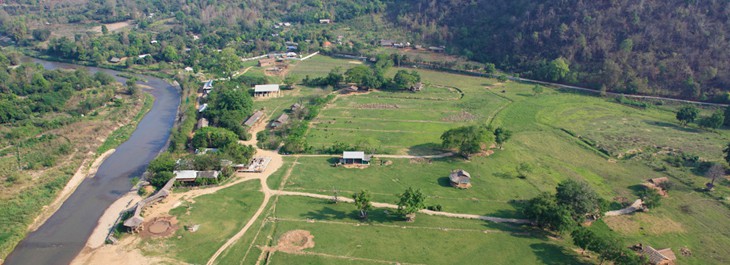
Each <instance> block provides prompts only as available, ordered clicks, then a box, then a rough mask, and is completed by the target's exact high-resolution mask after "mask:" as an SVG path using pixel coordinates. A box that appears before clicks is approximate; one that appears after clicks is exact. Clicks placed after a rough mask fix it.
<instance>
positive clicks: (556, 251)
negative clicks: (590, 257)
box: [530, 243, 590, 265]
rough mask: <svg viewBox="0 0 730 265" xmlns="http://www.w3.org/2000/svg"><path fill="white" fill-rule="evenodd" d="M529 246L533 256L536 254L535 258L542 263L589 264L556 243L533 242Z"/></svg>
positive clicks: (553, 264) (554, 264)
mask: <svg viewBox="0 0 730 265" xmlns="http://www.w3.org/2000/svg"><path fill="white" fill-rule="evenodd" d="M530 248H532V251H533V252H534V253H535V256H537V258H538V259H540V261H542V263H544V264H548V265H557V264H590V263H586V262H584V261H582V260H580V259H578V257H577V256H576V254H574V253H570V252H569V250H566V249H565V248H563V247H560V246H557V245H553V244H548V243H535V244H531V245H530Z"/></svg>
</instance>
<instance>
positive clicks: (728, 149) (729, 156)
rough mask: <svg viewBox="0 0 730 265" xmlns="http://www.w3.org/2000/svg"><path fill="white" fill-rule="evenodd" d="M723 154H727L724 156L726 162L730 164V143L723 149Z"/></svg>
mask: <svg viewBox="0 0 730 265" xmlns="http://www.w3.org/2000/svg"><path fill="white" fill-rule="evenodd" d="M722 152H723V154H725V156H723V157H724V158H725V162H727V163H730V143H728V144H727V145H726V146H725V148H724V149H722Z"/></svg>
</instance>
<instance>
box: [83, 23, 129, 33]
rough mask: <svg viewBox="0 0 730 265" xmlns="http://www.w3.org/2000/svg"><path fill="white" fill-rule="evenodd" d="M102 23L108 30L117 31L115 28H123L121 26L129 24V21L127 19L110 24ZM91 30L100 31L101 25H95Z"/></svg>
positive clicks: (124, 26)
mask: <svg viewBox="0 0 730 265" xmlns="http://www.w3.org/2000/svg"><path fill="white" fill-rule="evenodd" d="M104 25H106V28H107V29H108V30H109V31H110V32H114V31H117V30H120V29H123V28H126V27H128V26H129V22H128V21H123V22H117V23H111V24H104ZM92 30H93V31H94V32H97V33H101V26H96V27H94V28H93V29H92Z"/></svg>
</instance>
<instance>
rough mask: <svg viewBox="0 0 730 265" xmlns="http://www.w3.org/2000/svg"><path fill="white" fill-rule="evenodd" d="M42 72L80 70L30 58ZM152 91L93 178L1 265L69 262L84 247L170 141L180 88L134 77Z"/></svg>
mask: <svg viewBox="0 0 730 265" xmlns="http://www.w3.org/2000/svg"><path fill="white" fill-rule="evenodd" d="M29 60H31V61H33V62H36V63H39V64H42V65H43V66H44V67H45V68H46V69H59V68H63V69H76V68H81V67H83V66H78V65H73V64H66V63H58V62H49V61H43V60H38V59H29ZM83 68H85V69H88V70H89V71H90V72H92V73H93V72H97V71H102V72H106V73H109V74H112V75H113V76H114V77H115V78H116V79H117V81H119V82H122V83H124V82H125V81H126V79H125V78H123V77H120V76H118V74H119V73H120V72H117V71H113V70H108V69H100V68H95V67H83ZM138 76H139V77H141V78H143V79H145V81H146V82H145V81H139V82H138V83H139V84H143V85H146V86H149V87H152V89H151V90H149V91H147V92H149V93H151V94H152V95H153V96H154V97H155V103H154V105H153V106H152V109H151V110H150V111H149V113H147V115H146V116H145V117H144V118H143V119H142V120H141V121H140V123H139V125H138V126H137V129H136V130H135V131H134V133H132V135H131V137H130V138H129V139H128V140H127V141H126V142H124V143H122V144H121V145H119V146H118V147H117V148H116V149H117V150H116V152H114V153H113V154H112V155H111V156H110V157H109V158H107V159H106V160H105V161H104V163H102V164H101V166H100V167H99V170H98V172H97V173H96V176H94V177H93V178H88V179H85V180H84V181H83V182H82V183H81V184H80V185H79V187H78V188H77V189H76V191H75V192H74V193H73V194H72V195H71V196H70V197H69V198H68V199H67V200H66V201H65V202H64V203H63V205H61V207H60V208H59V209H58V211H56V212H55V213H54V214H53V215H52V216H51V217H50V218H49V219H48V220H47V221H46V222H45V223H44V224H43V225H42V226H41V227H40V228H38V229H37V230H36V231H33V232H32V233H30V234H28V235H27V236H26V237H25V239H23V241H21V242H20V244H18V246H16V247H15V249H14V250H13V252H12V253H10V255H9V256H8V257H7V259H6V260H5V264H7V265H14V264H19V265H20V264H22V265H26V264H38V265H41V264H69V263H70V262H71V261H72V260H73V259H74V257H76V255H78V253H79V252H80V251H81V250H82V249H83V248H84V246H85V244H86V241H87V240H88V238H89V236H90V235H91V233H92V231H93V230H94V228H95V227H96V225H97V222H98V220H99V218H100V217H101V215H102V214H103V213H104V211H105V210H106V209H107V208H108V207H109V206H110V205H111V204H112V203H113V202H114V201H116V200H117V199H119V198H120V197H121V196H122V195H124V194H125V193H127V192H129V189H130V188H131V185H132V184H131V181H130V179H132V178H133V177H137V176H140V175H141V174H142V173H143V172H144V170H145V168H146V167H147V164H148V163H149V162H150V160H152V159H154V158H155V157H156V156H157V154H159V153H160V151H162V150H163V149H164V148H165V147H166V146H167V143H168V139H169V138H170V132H171V128H172V126H173V125H174V123H175V118H176V116H177V110H178V106H179V104H180V90H179V88H178V87H176V86H173V85H171V84H169V83H168V82H165V81H164V80H162V79H159V78H156V77H151V76H143V75H138Z"/></svg>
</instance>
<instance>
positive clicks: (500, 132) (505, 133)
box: [494, 127, 512, 149]
mask: <svg viewBox="0 0 730 265" xmlns="http://www.w3.org/2000/svg"><path fill="white" fill-rule="evenodd" d="M510 138H512V131H509V130H507V129H504V128H502V127H499V128H497V129H495V130H494V142H495V143H497V146H498V147H499V149H502V148H503V147H504V143H506V142H507V141H509V139H510Z"/></svg>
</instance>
